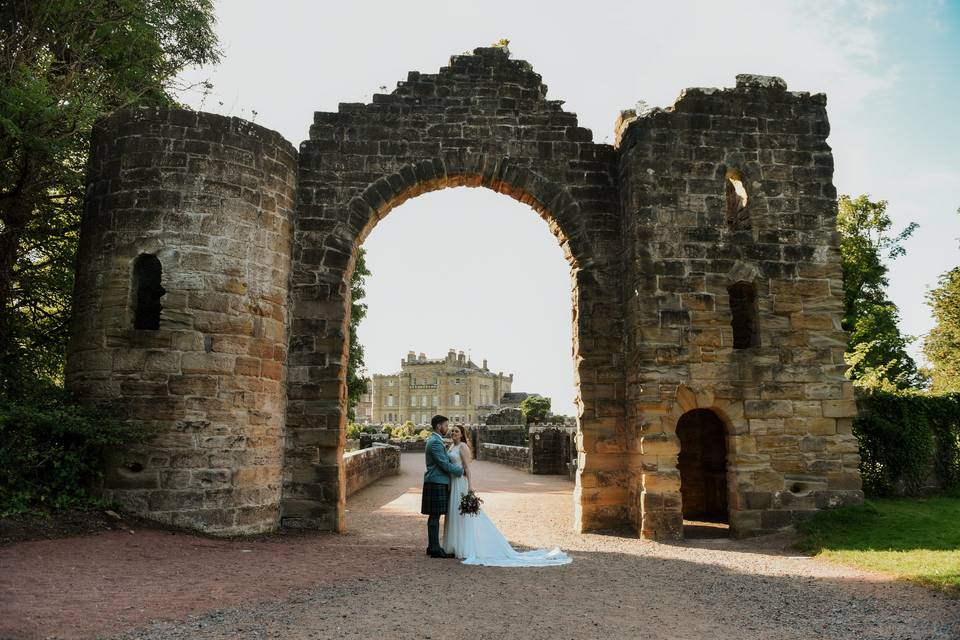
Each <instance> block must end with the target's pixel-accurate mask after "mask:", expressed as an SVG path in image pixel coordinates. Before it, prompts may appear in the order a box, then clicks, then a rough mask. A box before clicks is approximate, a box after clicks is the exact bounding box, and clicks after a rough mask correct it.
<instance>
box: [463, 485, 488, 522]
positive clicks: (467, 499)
mask: <svg viewBox="0 0 960 640" xmlns="http://www.w3.org/2000/svg"><path fill="white" fill-rule="evenodd" d="M481 502H483V500H481V499H480V498H479V497H477V494H476V493H474V492H473V490H472V489H471V490H470V491H468V492H467V493H465V494H463V496H462V497H461V498H460V515H462V516H475V515H477V514H478V513H479V512H480V503H481Z"/></svg>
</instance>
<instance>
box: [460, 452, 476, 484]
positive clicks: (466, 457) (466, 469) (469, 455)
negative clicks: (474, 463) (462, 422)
mask: <svg viewBox="0 0 960 640" xmlns="http://www.w3.org/2000/svg"><path fill="white" fill-rule="evenodd" d="M460 460H461V461H462V462H463V475H464V476H466V478H467V481H468V482H469V483H470V485H471V486H472V485H473V479H472V478H471V476H470V461H471V460H473V451H471V450H470V445H468V444H466V443H463V444H461V445H460Z"/></svg>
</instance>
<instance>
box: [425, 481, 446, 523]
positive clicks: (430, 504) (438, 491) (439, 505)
mask: <svg viewBox="0 0 960 640" xmlns="http://www.w3.org/2000/svg"><path fill="white" fill-rule="evenodd" d="M448 508H450V485H448V484H440V483H438V482H424V483H423V497H422V498H421V499H420V513H422V514H423V515H425V516H445V515H447V509H448Z"/></svg>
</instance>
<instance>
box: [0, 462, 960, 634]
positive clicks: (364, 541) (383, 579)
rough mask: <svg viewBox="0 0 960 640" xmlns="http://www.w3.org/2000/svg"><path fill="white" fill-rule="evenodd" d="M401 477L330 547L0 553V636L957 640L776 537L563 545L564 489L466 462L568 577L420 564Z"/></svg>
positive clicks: (915, 609)
mask: <svg viewBox="0 0 960 640" xmlns="http://www.w3.org/2000/svg"><path fill="white" fill-rule="evenodd" d="M402 467H403V473H402V474H401V475H400V476H397V477H393V478H389V479H386V480H385V481H383V482H381V483H378V484H377V485H375V486H373V487H370V488H368V489H366V490H364V491H361V492H360V493H358V494H357V495H356V496H354V497H353V498H352V499H351V500H350V501H349V503H348V509H349V513H348V526H349V528H350V532H349V533H348V534H347V535H345V536H333V535H300V536H280V537H275V538H266V539H260V540H254V541H250V540H240V541H220V540H210V539H206V538H199V537H195V536H190V535H184V534H172V533H169V532H160V531H148V532H136V533H134V534H123V533H107V534H100V535H97V536H91V537H87V538H75V539H68V540H53V541H41V542H31V543H21V544H17V545H13V546H11V547H7V548H3V549H0V638H7V637H11V638H46V637H65V638H77V637H93V636H103V637H110V636H117V637H120V638H127V639H133V638H137V639H150V640H160V639H187V638H190V639H193V638H197V639H209V640H214V639H224V638H284V639H292V640H296V639H307V638H311V639H319V638H444V639H453V638H471V639H478V640H480V639H484V638H496V639H497V640H503V639H506V638H531V639H537V638H544V639H550V640H557V639H561V638H609V639H611V640H612V639H618V638H643V640H656V639H660V638H663V639H667V638H670V639H675V638H683V639H698V638H710V639H715V638H717V637H721V638H725V639H731V640H732V639H739V638H751V639H752V638H756V639H761V638H762V639H764V640H769V639H776V638H785V639H797V640H800V639H803V640H807V639H809V638H818V639H833V638H837V639H839V638H860V639H865V640H866V639H878V640H879V639H881V638H883V639H890V638H904V639H907V638H909V639H914V638H916V639H919V638H944V639H947V638H950V639H957V638H960V600H957V599H951V598H948V597H946V596H944V595H941V594H938V593H935V592H931V591H927V590H925V589H922V588H919V587H915V586H912V585H909V584H906V583H902V582H894V581H890V580H888V579H886V578H885V577H883V576H880V575H877V574H870V573H865V572H861V571H857V570H853V569H849V568H846V567H841V566H836V565H831V564H828V563H824V562H819V561H816V560H811V559H809V558H805V557H801V556H796V555H795V554H794V553H792V552H790V551H789V550H787V549H785V547H786V545H787V543H788V541H789V539H788V538H787V537H785V536H772V537H767V538H764V539H753V540H746V541H730V540H691V541H687V542H684V543H681V544H658V543H653V542H648V541H642V540H637V539H636V538H631V537H620V536H612V535H610V536H604V535H584V536H579V535H575V534H573V533H572V532H571V531H570V524H571V522H572V500H571V497H570V494H571V491H572V488H573V487H572V484H571V483H569V482H567V481H565V480H564V479H562V478H558V477H547V476H531V475H527V474H523V473H520V472H517V471H514V470H512V469H510V468H507V467H503V466H499V465H494V464H489V463H483V462H481V463H477V465H476V472H477V474H478V476H479V477H480V480H479V482H478V491H479V492H480V493H481V495H482V497H483V498H484V499H485V501H486V503H485V508H486V509H487V511H488V513H489V514H490V515H491V517H492V518H493V519H494V520H495V521H496V522H497V524H498V525H499V526H500V527H501V529H502V530H503V531H504V533H505V534H506V535H507V537H508V538H509V539H510V540H511V541H512V542H513V543H514V544H516V545H519V546H525V547H539V546H553V545H555V544H559V545H560V546H561V547H563V549H564V550H565V551H568V552H570V553H571V555H572V556H573V558H574V562H573V564H571V565H567V566H562V567H550V568H540V569H499V568H487V567H466V566H463V565H460V564H459V563H457V562H456V561H454V560H430V559H427V558H425V557H424V556H423V548H424V546H425V539H424V538H425V528H426V527H425V519H424V518H423V517H422V516H420V515H419V514H418V513H417V512H418V511H419V501H420V495H419V483H420V477H421V473H422V472H421V467H422V454H421V455H417V454H409V455H408V454H405V455H404V456H403V463H402ZM150 621H154V622H150ZM117 634H120V635H117Z"/></svg>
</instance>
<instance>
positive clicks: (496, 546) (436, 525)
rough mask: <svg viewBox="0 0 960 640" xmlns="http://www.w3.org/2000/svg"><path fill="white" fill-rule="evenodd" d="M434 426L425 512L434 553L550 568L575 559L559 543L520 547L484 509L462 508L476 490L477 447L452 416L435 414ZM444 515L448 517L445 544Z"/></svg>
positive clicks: (422, 507) (430, 548)
mask: <svg viewBox="0 0 960 640" xmlns="http://www.w3.org/2000/svg"><path fill="white" fill-rule="evenodd" d="M430 426H431V427H433V433H431V434H430V437H429V438H427V453H426V455H427V472H426V473H425V474H424V476H423V498H422V501H421V505H420V512H421V513H423V514H424V515H426V516H428V518H427V539H428V541H429V542H428V546H427V555H428V556H430V557H431V558H459V559H461V560H463V563H464V564H480V565H486V566H491V567H545V566H551V565H558V564H568V563H570V562H571V559H570V557H569V556H568V555H566V554H565V553H563V552H562V551H560V549H559V548H554V549H552V550H546V549H537V550H535V551H516V550H514V548H513V547H512V546H510V543H509V542H507V539H506V538H504V537H503V534H502V533H500V530H499V529H497V526H496V525H495V524H493V521H492V520H490V518H489V517H488V516H487V514H486V513H484V511H483V509H482V508H481V509H480V510H479V511H478V512H477V513H476V514H462V513H460V500H461V498H462V497H463V496H464V495H465V494H466V493H467V492H468V491H470V485H471V482H472V480H473V476H472V474H471V469H470V461H471V460H472V459H473V452H471V451H470V445H469V444H467V432H466V429H464V428H463V427H462V426H459V425H458V426H455V427H453V429H450V426H449V421H448V420H447V418H445V417H444V416H440V415H437V416H433V419H432V420H431V421H430ZM448 433H449V434H450V437H451V439H452V440H453V444H452V445H451V446H450V448H449V449H447V448H446V447H445V446H444V443H443V437H444V436H446V435H447V434H448ZM440 516H445V526H444V531H443V543H442V544H441V541H440Z"/></svg>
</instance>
